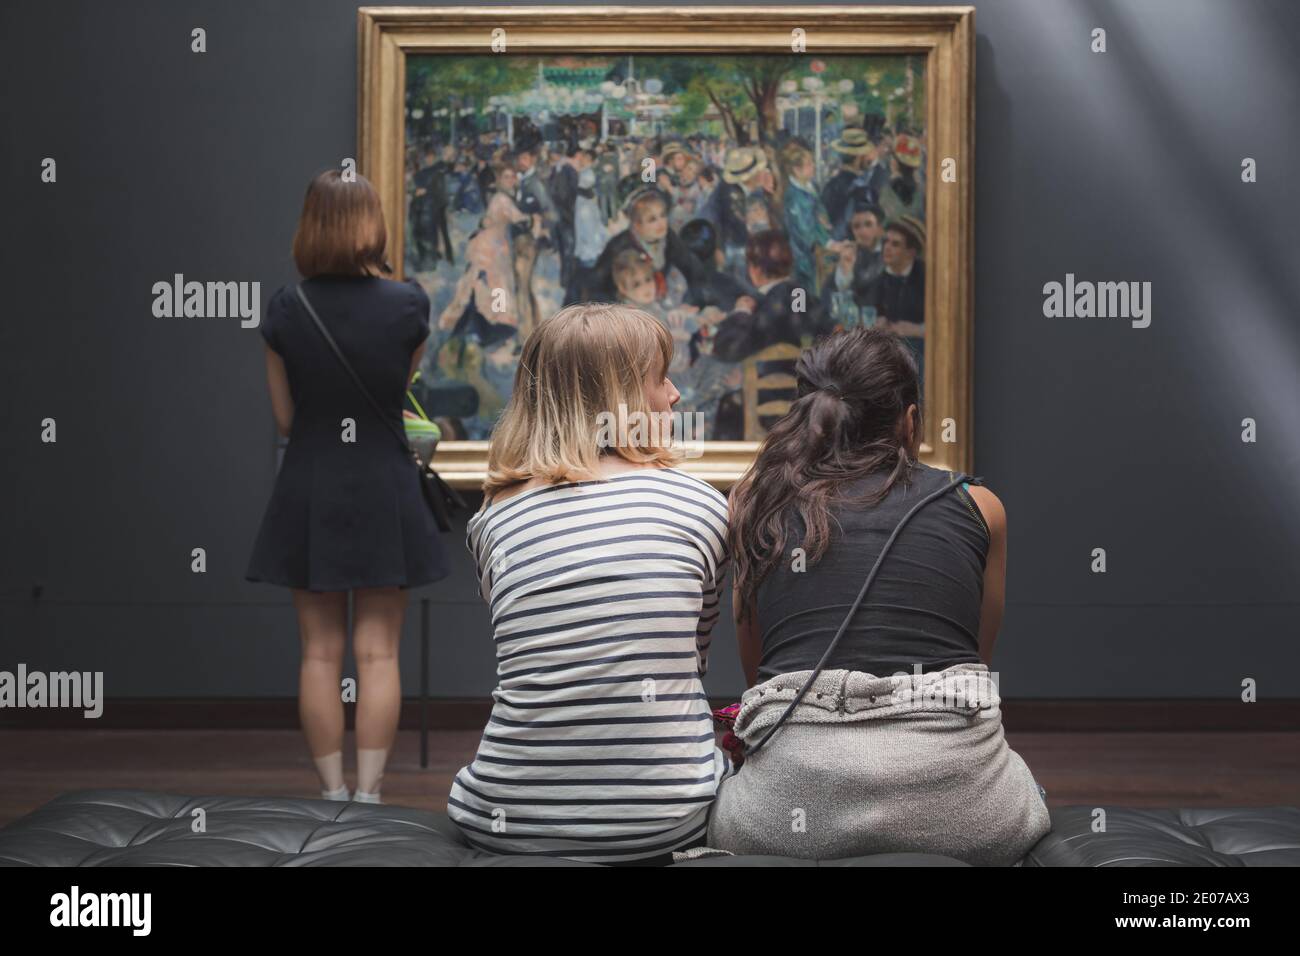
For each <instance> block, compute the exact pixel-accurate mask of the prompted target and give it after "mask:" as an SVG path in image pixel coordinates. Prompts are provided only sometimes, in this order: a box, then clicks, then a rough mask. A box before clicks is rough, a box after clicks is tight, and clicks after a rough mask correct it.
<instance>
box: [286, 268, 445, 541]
mask: <svg viewBox="0 0 1300 956" xmlns="http://www.w3.org/2000/svg"><path fill="white" fill-rule="evenodd" d="M298 300H299V301H300V302H302V304H303V307H304V308H306V310H307V314H308V315H310V316H311V320H312V322H314V323H315V325H316V329H317V331H319V332H320V334H321V337H322V338H323V339H325V342H326V344H328V345H329V347H330V351H332V352H333V353H334V355H335V357H336V358H338V360H339V364H341V365H342V366H343V368H344V369H345V370H346V371H347V373H348V376H349V377H350V378H351V379H352V383H353V384H354V385H356V387H357V391H359V392H360V393H361V394H362V395H364V396H365V398H366V401H368V402H369V403H370V407H371V408H373V409H374V410H375V414H376V415H378V416H379V419H380V421H382V422H383V423H384V424H385V425H387V426H388V429H389V431H391V432H392V433H393V436H394V437H395V438H396V439H397V441H398V442H399V443H400V444H401V446H402V450H403V451H405V452H406V453H407V455H409V456H410V458H411V461H413V462H414V463H415V467H416V469H417V472H418V474H417V478H418V480H419V482H420V493H421V494H423V495H424V500H425V502H426V503H427V504H428V506H429V510H430V511H432V512H433V520H434V521H436V522H437V523H438V530H440V531H450V530H451V516H452V515H453V514H455V513H456V512H457V511H459V510H461V509H462V508H464V507H465V499H464V498H462V497H461V496H460V493H459V492H457V491H456V489H455V488H453V487H452V486H451V485H449V484H447V482H445V481H443V480H442V478H441V477H440V476H439V475H438V473H437V472H436V471H434V470H433V469H432V468H430V467H429V465H428V463H427V462H423V461H421V460H420V456H419V455H418V454H417V453H416V451H415V449H414V448H412V447H411V443H410V442H408V441H407V440H406V433H405V432H404V431H403V430H402V429H401V428H399V427H398V426H397V425H394V424H393V422H392V421H391V420H390V419H389V418H388V414H387V413H386V412H385V411H384V409H383V406H381V405H380V404H379V403H378V402H377V401H375V397H374V396H373V395H371V394H370V390H369V389H367V388H366V386H365V385H364V384H363V383H362V381H361V376H359V375H357V373H356V370H355V369H353V367H352V363H351V362H349V361H348V360H347V356H345V355H344V354H343V351H342V349H340V348H339V346H338V343H337V342H335V341H334V336H332V335H330V333H329V329H327V328H325V323H324V322H322V321H321V320H320V316H319V315H317V314H316V310H315V309H314V308H313V307H312V304H311V301H310V300H309V299H308V298H307V293H306V292H304V291H303V290H302V286H301V285H300V286H298Z"/></svg>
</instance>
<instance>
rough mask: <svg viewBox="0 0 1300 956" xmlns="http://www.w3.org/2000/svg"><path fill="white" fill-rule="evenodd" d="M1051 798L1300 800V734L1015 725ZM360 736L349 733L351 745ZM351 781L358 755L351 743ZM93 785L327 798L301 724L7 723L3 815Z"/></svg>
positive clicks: (446, 769)
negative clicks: (115, 726)
mask: <svg viewBox="0 0 1300 956" xmlns="http://www.w3.org/2000/svg"><path fill="white" fill-rule="evenodd" d="M478 737H479V732H478V731H476V730H475V731H471V730H454V731H439V732H437V733H435V734H433V735H431V738H430V748H429V767H428V769H427V770H421V769H420V762H419V734H418V733H416V732H414V731H402V732H401V734H400V735H399V738H398V742H397V747H396V749H395V751H394V752H393V754H392V756H391V757H390V759H389V764H388V769H387V771H386V774H385V777H384V782H383V798H384V802H385V803H394V804H400V805H403V806H411V807H421V808H424V809H429V810H442V809H445V807H446V800H447V790H448V788H449V786H450V784H451V778H452V775H453V774H454V773H455V772H456V770H457V769H459V768H460V767H461V766H462V765H464V764H465V763H466V762H467V761H468V760H469V759H470V758H471V757H472V756H473V754H474V748H475V745H476V744H477V742H478ZM1007 737H1008V740H1009V741H1010V743H1011V746H1012V747H1013V748H1014V749H1015V750H1016V751H1017V752H1018V753H1019V754H1020V755H1021V756H1022V757H1024V759H1025V762H1026V763H1028V764H1029V767H1030V769H1031V770H1032V771H1033V773H1034V776H1035V777H1036V778H1037V779H1038V781H1039V783H1041V784H1042V785H1043V786H1044V787H1045V788H1046V789H1047V794H1048V802H1049V804H1051V805H1052V806H1063V805H1066V804H1083V805H1087V806H1099V805H1108V806H1135V807H1227V806H1274V805H1289V806H1300V734H1296V733H1247V732H1232V733H1020V734H1008V735H1007ZM353 746H355V745H354V743H353V738H352V735H351V734H349V735H348V747H353ZM345 755H346V756H345V759H346V761H347V778H348V785H349V787H355V785H356V779H355V775H354V769H353V755H352V753H348V752H347V751H346V750H345ZM87 787H114V788H130V789H143V790H161V791H168V792H172V793H185V794H227V795H241V794H242V795H247V796H292V797H317V796H319V792H320V790H319V784H318V782H317V780H316V775H315V771H314V769H313V767H312V764H311V761H310V759H309V758H308V756H307V753H306V748H305V746H304V744H303V740H302V737H301V735H300V734H299V733H298V732H297V731H288V730H227V731H196V730H172V731H158V730H96V731H85V730H77V731H68V730H22V731H14V730H9V731H0V826H3V825H4V824H6V823H9V822H10V821H12V820H14V819H16V818H18V817H20V816H22V815H23V814H25V813H28V812H29V811H31V810H34V809H35V808H36V807H38V806H40V805H41V804H43V803H45V802H46V801H47V800H50V799H51V798H53V797H55V796H57V795H58V794H60V793H65V792H66V791H69V790H76V789H81V788H87Z"/></svg>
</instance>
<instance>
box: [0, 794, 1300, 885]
mask: <svg viewBox="0 0 1300 956" xmlns="http://www.w3.org/2000/svg"><path fill="white" fill-rule="evenodd" d="M195 810H202V811H203V813H202V815H201V816H196V815H195V813H194V811H195ZM1107 816H1108V820H1107V830H1108V832H1107V833H1100V834H1099V833H1093V832H1092V829H1091V820H1092V808H1091V807H1064V808H1061V809H1058V810H1053V811H1052V821H1053V831H1052V832H1051V833H1049V834H1048V835H1047V836H1046V837H1044V838H1043V839H1042V841H1040V843H1039V844H1038V845H1037V846H1036V847H1034V849H1033V850H1031V851H1030V853H1029V855H1028V856H1027V857H1026V858H1025V860H1024V861H1023V862H1024V865H1026V866H1141V865H1146V864H1152V863H1158V864H1166V865H1174V866H1243V865H1245V866H1250V865H1275V866H1276V865H1297V864H1300V808H1294V807H1272V808H1258V809H1251V808H1247V809H1232V810H1134V809H1125V808H1118V807H1117V808H1108V809H1107ZM200 818H201V819H202V820H203V825H204V830H205V832H194V831H195V821H196V820H197V819H200ZM0 865H4V866H176V865H182V866H537V865H553V866H581V865H584V864H578V863H571V862H569V861H565V860H547V859H537V858H534V857H516V856H493V855H490V854H487V853H483V852H480V851H478V850H475V849H473V848H472V847H470V846H469V845H467V844H466V842H465V840H464V838H463V837H462V836H461V834H460V831H459V830H458V829H457V828H456V827H455V825H453V824H452V823H451V822H450V821H449V820H448V819H447V817H446V816H445V815H443V814H441V813H430V812H429V811H426V810H415V809H411V808H409V807H398V806H390V805H386V804H385V805H379V806H375V805H372V804H359V803H334V802H330V801H326V800H308V799H294V798H288V797H222V796H184V795H179V794H170V793H156V792H152V791H147V790H103V789H99V790H78V791H73V792H71V793H66V794H63V795H62V796H60V797H57V798H55V799H54V800H51V801H50V802H49V803H47V804H45V805H44V806H42V807H40V808H38V809H37V810H34V811H33V812H32V813H29V814H28V815H27V816H25V817H23V818H22V819H20V820H16V821H15V822H14V823H12V824H10V825H9V826H7V827H4V828H3V829H0ZM678 865H681V866H810V865H817V864H814V863H811V862H810V861H806V860H792V859H785V858H779V857H758V856H748V857H744V856H737V857H715V858H707V859H701V860H692V861H689V862H687V863H682V864H678ZM823 865H833V866H964V865H965V864H963V863H961V862H960V861H958V860H953V859H950V858H948V857H942V856H933V855H930V854H923V853H890V854H880V855H877V856H870V857H857V858H851V859H843V860H834V861H827V863H825V864H823Z"/></svg>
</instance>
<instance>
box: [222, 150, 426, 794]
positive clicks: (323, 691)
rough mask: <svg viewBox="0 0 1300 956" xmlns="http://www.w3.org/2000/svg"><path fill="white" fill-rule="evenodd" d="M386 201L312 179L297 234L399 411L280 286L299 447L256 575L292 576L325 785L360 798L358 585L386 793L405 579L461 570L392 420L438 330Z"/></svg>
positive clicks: (273, 505)
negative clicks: (348, 701)
mask: <svg viewBox="0 0 1300 956" xmlns="http://www.w3.org/2000/svg"><path fill="white" fill-rule="evenodd" d="M385 235H386V234H385V230H384V214H383V210H382V207H381V206H380V203H379V196H378V194H377V193H376V192H375V190H374V187H373V186H371V185H370V183H369V182H367V181H366V179H365V178H364V177H362V176H358V177H356V179H355V180H346V179H344V178H343V177H342V176H341V175H340V174H339V172H338V170H333V171H329V172H325V173H322V174H321V175H319V176H317V177H316V178H315V179H314V180H312V182H311V185H310V186H309V187H308V189H307V197H306V200H305V201H304V203H303V209H302V218H301V219H300V220H299V223H298V232H297V234H296V235H295V236H294V240H293V257H294V261H295V262H296V263H297V266H298V271H299V273H300V274H301V275H302V276H303V282H302V290H303V292H304V293H305V294H306V297H307V300H308V301H309V302H310V303H311V305H312V307H313V308H314V309H315V310H316V312H317V314H318V315H319V316H320V320H321V322H322V324H324V326H325V327H326V329H327V330H328V331H329V333H330V335H331V337H332V338H333V339H334V340H335V342H336V343H337V345H338V347H339V349H340V351H342V353H343V354H344V356H345V357H346V358H347V360H348V362H349V363H350V364H351V365H352V367H353V369H355V371H356V374H357V375H358V377H359V378H360V379H361V381H362V382H363V383H364V385H365V387H366V389H367V391H369V392H370V394H371V396H372V397H373V398H374V400H375V402H376V403H378V404H379V405H380V406H381V407H382V408H383V410H384V418H387V419H388V421H387V422H386V421H384V418H381V417H380V416H379V414H378V412H376V411H375V410H374V408H373V407H372V405H371V403H370V401H368V400H367V399H366V397H365V396H364V395H363V394H362V393H361V391H360V390H359V389H358V388H357V386H356V383H355V382H354V381H353V380H352V378H351V377H350V376H349V374H348V372H347V371H346V370H345V369H344V367H343V365H342V364H341V363H340V362H339V360H338V357H337V356H336V355H335V354H334V353H333V351H331V349H330V346H329V344H328V343H327V342H326V340H325V338H324V337H323V336H322V335H321V333H320V330H319V329H318V328H317V327H316V326H315V324H314V322H313V320H312V318H311V315H310V313H309V312H308V311H307V308H306V307H305V306H304V305H303V303H302V302H301V301H300V300H299V298H298V296H297V294H296V292H295V289H294V287H293V286H285V287H284V288H281V289H280V290H278V291H277V292H276V293H275V295H273V296H272V297H271V300H270V302H269V303H268V305H267V309H266V316H265V319H264V321H263V322H262V325H261V331H262V336H263V337H264V338H265V339H266V373H267V380H268V383H269V385H270V390H271V406H272V409H273V411H274V413H275V420H276V424H277V426H278V427H279V430H280V434H282V435H287V436H289V445H288V448H287V449H286V451H285V455H284V461H283V463H282V464H281V466H280V472H279V474H278V475H277V476H276V480H275V488H274V490H273V491H272V493H271V500H270V503H269V504H268V505H267V509H266V514H265V516H264V517H263V519H262V525H261V529H260V530H259V532H258V535H257V542H256V544H255V545H254V546H253V555H252V558H251V559H250V561H249V565H248V571H247V574H246V577H247V578H248V580H250V581H263V582H266V583H268V584H278V585H281V586H283V587H287V588H291V589H292V591H293V603H294V606H295V607H296V608H297V610H298V629H299V633H300V636H301V639H302V667H301V670H300V672H299V686H298V712H299V718H300V720H301V721H302V728H303V733H304V734H305V735H306V738H307V745H308V748H309V749H310V750H311V754H312V758H313V760H314V761H315V764H316V769H317V772H318V773H319V775H320V779H321V795H322V796H323V797H325V798H326V799H330V800H348V799H349V794H348V788H347V787H346V786H345V784H344V780H343V704H342V701H341V700H340V697H339V681H340V678H341V677H342V670H343V645H344V640H345V637H346V634H347V623H348V622H347V592H349V591H351V592H352V593H353V622H352V649H353V655H354V656H355V658H356V662H357V684H358V695H357V714H356V737H357V790H356V793H355V795H353V796H351V799H354V800H356V801H358V802H362V803H379V802H380V799H379V784H380V780H381V779H382V777H383V773H384V765H385V763H386V761H387V758H388V752H389V750H390V748H391V747H392V744H393V738H394V735H395V734H396V732H397V718H398V713H399V710H400V707H401V680H400V677H399V674H398V667H397V645H398V641H399V639H400V637H401V633H402V617H403V614H404V611H405V609H406V594H405V593H404V590H403V589H405V588H413V587H417V586H419V585H422V584H429V583H431V582H433V581H437V580H440V579H441V578H444V577H446V575H447V574H448V568H447V566H446V559H445V557H444V554H443V550H442V542H441V539H440V538H439V536H438V529H437V526H436V524H435V523H434V521H433V518H432V516H431V515H430V513H429V509H428V505H427V504H425V502H424V500H423V496H422V495H421V492H420V486H419V476H418V475H417V474H416V470H415V468H414V467H413V466H412V464H411V460H410V458H409V457H407V454H406V452H405V451H404V450H403V446H402V444H401V442H400V440H399V438H398V435H397V434H394V433H393V431H392V429H391V428H390V425H395V426H396V427H397V428H401V427H402V425H401V422H402V402H403V396H404V395H405V392H406V388H407V385H408V383H409V382H410V380H411V376H412V375H414V373H415V370H416V368H417V367H418V366H419V363H420V356H421V353H422V352H423V350H424V340H425V338H426V337H427V335H428V334H429V298H428V296H427V295H426V294H425V293H424V290H423V289H421V288H420V286H419V285H417V284H415V283H414V282H394V281H392V280H390V279H386V278H383V274H384V273H386V272H388V271H389V269H388V266H387V265H386V264H385V261H384V246H385Z"/></svg>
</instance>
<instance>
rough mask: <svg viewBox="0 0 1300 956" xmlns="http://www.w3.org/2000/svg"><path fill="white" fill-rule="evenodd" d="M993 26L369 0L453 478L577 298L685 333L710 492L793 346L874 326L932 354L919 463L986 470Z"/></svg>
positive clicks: (365, 160) (862, 16) (392, 221)
mask: <svg viewBox="0 0 1300 956" xmlns="http://www.w3.org/2000/svg"><path fill="white" fill-rule="evenodd" d="M974 37H975V32H974V8H972V7H822V6H812V7H791V8H780V7H744V6H735V7H544V6H536V7H504V6H503V7H474V8H469V7H429V8H408V7H403V8H392V7H363V8H361V9H360V10H359V11H358V44H359V56H358V86H359V104H358V161H359V166H360V170H361V172H362V173H363V174H364V175H366V176H367V177H368V178H369V179H370V180H371V182H373V183H374V184H375V186H376V188H377V189H378V190H379V193H380V196H381V197H382V199H383V203H384V211H385V215H386V217H387V223H388V230H389V237H388V238H389V252H390V260H391V261H392V262H393V264H394V267H395V269H396V270H397V273H398V274H399V275H400V276H401V277H404V278H415V279H416V280H417V281H418V282H420V284H421V285H422V286H423V287H424V289H425V290H426V291H427V292H428V294H429V298H430V301H431V304H432V314H431V316H430V325H431V335H430V341H429V343H428V346H427V348H426V352H425V359H424V364H423V366H422V368H421V369H420V375H419V377H418V378H417V380H416V383H415V386H414V388H415V392H416V395H417V398H418V399H419V400H420V403H421V405H422V406H423V408H424V409H425V411H426V412H427V413H428V414H429V416H430V417H432V418H434V419H435V420H436V421H437V422H438V423H439V425H440V426H441V428H442V431H443V440H442V442H441V444H440V445H439V448H438V453H437V464H438V469H439V473H440V474H442V475H443V476H444V477H445V478H446V479H447V480H448V481H450V482H452V483H453V484H455V485H457V486H460V487H477V486H478V485H479V484H480V483H481V482H482V480H483V478H484V475H485V472H486V464H487V440H488V438H489V436H490V434H491V430H492V426H493V424H494V422H495V420H496V417H497V416H498V415H499V414H500V411H501V409H502V408H503V406H504V404H505V401H506V400H507V398H508V397H509V394H510V388H511V384H512V381H513V377H514V374H515V369H516V367H517V363H518V356H519V353H520V349H521V344H522V342H523V341H524V340H525V339H526V338H527V336H528V333H529V330H530V329H531V328H533V327H534V326H535V325H536V323H537V322H538V321H540V320H542V319H544V318H545V317H546V316H548V315H550V314H552V313H553V312H555V311H556V310H558V309H559V308H561V307H562V306H564V305H566V304H569V303H573V302H582V301H606V302H607V301H618V302H624V303H628V304H631V305H635V306H636V307H638V308H641V309H643V310H645V311H648V312H650V313H651V314H653V315H655V317H656V318H658V319H659V320H660V321H662V322H664V323H665V325H666V326H667V327H668V328H669V330H670V331H671V332H672V334H673V336H674V339H675V341H676V344H677V349H676V354H675V357H674V360H673V366H672V367H671V368H670V373H669V377H670V378H672V380H673V382H674V384H675V385H677V388H678V390H679V391H680V392H681V393H682V400H681V402H680V403H679V406H678V409H679V410H681V411H683V412H686V413H688V415H690V416H691V417H693V419H694V420H695V421H697V422H699V423H700V425H699V429H698V431H697V432H696V434H695V436H694V437H695V438H696V439H697V440H698V441H697V442H696V443H695V445H694V446H693V447H695V448H696V451H695V453H693V455H692V456H691V457H689V458H688V459H687V461H686V463H685V464H684V465H683V468H684V469H685V470H687V471H689V472H692V473H694V474H697V475H699V476H700V477H702V478H704V479H705V480H707V481H709V482H711V483H713V484H714V485H716V486H718V487H721V488H725V487H727V486H728V485H730V484H731V483H732V482H734V481H735V480H736V479H737V478H739V477H740V475H741V474H743V473H744V471H745V469H746V468H747V467H748V466H749V464H750V462H751V461H752V460H753V457H754V455H755V453H756V451H757V449H758V446H759V443H760V442H761V440H762V437H763V435H764V433H765V429H766V428H767V427H768V425H770V423H771V422H773V421H774V420H775V419H776V418H778V417H780V415H781V414H782V413H783V411H784V410H785V409H786V408H788V406H789V403H790V401H791V400H792V399H793V397H794V377H793V367H794V360H795V359H796V358H797V356H798V354H799V351H800V350H801V349H802V348H804V347H806V346H807V345H808V344H809V343H810V342H811V341H812V340H813V339H814V338H815V337H816V336H818V335H822V334H827V333H829V332H833V331H835V330H837V329H843V328H851V327H853V326H856V325H862V324H871V325H880V326H886V327H889V328H891V329H894V330H895V331H897V332H898V333H899V334H900V335H902V336H904V338H905V339H906V340H907V341H908V344H909V345H910V346H911V347H912V348H913V350H914V352H915V354H916V356H917V358H918V361H919V364H920V367H921V369H922V380H923V390H924V399H923V411H924V427H925V433H924V436H923V445H922V458H923V459H924V460H926V461H928V462H929V463H931V464H935V465H938V466H941V467H945V468H953V469H964V470H969V469H970V468H971V467H972V461H971V448H972V444H971V438H972V435H971V424H972V417H971V387H972V382H971V374H972V373H971V313H972V307H973V289H972V258H973V248H972V247H973V235H974V230H973V217H972V212H973V195H974V193H973V175H974V115H973V112H974V101H973V94H974V84H973V78H974ZM756 313H764V314H769V315H773V316H779V321H772V322H767V323H755V322H748V324H747V325H746V328H750V327H752V328H759V327H762V328H765V329H771V330H774V331H770V332H765V333H763V334H762V335H746V336H744V337H739V338H738V337H737V336H736V335H729V334H727V329H728V328H735V327H736V326H735V325H734V324H733V325H731V326H729V325H728V323H729V322H731V323H735V322H736V321H737V319H736V316H738V315H754V314H756Z"/></svg>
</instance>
